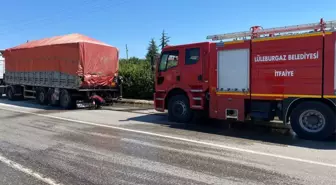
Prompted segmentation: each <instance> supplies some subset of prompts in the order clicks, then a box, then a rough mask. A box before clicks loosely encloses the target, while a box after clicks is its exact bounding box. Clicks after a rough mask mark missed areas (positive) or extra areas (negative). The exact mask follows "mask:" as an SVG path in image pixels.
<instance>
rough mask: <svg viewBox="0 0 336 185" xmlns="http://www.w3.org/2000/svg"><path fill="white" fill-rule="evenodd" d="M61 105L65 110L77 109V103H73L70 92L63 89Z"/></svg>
mask: <svg viewBox="0 0 336 185" xmlns="http://www.w3.org/2000/svg"><path fill="white" fill-rule="evenodd" d="M60 104H61V107H62V108H64V109H73V108H75V105H76V104H75V102H74V101H73V99H72V97H71V94H70V93H69V91H67V90H65V89H63V90H62V91H61V96H60Z"/></svg>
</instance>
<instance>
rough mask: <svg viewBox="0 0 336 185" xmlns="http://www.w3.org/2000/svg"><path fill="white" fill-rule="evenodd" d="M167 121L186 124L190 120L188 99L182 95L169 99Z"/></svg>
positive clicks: (190, 112) (190, 113)
mask: <svg viewBox="0 0 336 185" xmlns="http://www.w3.org/2000/svg"><path fill="white" fill-rule="evenodd" d="M168 119H169V121H174V122H179V123H188V122H190V121H191V119H192V111H191V109H190V106H189V101H188V98H187V97H185V96H184V95H176V96H173V97H171V98H170V99H169V103H168Z"/></svg>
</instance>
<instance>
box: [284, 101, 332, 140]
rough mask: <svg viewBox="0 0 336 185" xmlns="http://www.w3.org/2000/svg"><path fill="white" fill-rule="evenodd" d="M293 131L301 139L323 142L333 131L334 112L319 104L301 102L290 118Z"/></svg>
mask: <svg viewBox="0 0 336 185" xmlns="http://www.w3.org/2000/svg"><path fill="white" fill-rule="evenodd" d="M290 122H291V126H292V129H293V131H294V132H295V133H296V134H297V135H298V136H299V137H301V138H303V139H311V140H324V139H327V138H328V137H330V136H331V135H332V134H333V133H334V131H335V123H336V118H335V112H334V111H333V110H332V109H331V108H329V107H328V106H327V105H326V104H323V103H321V102H303V103H301V104H299V105H298V106H297V107H296V108H295V109H294V110H293V111H292V114H291V116H290Z"/></svg>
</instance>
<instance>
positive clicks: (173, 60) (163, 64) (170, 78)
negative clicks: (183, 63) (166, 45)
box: [155, 50, 180, 91]
mask: <svg viewBox="0 0 336 185" xmlns="http://www.w3.org/2000/svg"><path fill="white" fill-rule="evenodd" d="M178 66H179V51H178V50H173V51H164V52H163V53H162V54H161V57H160V61H159V68H158V73H157V75H156V83H155V84H156V87H155V89H156V90H157V91H160V90H161V91H166V90H168V89H169V88H170V87H171V86H173V85H175V84H176V82H177V81H178V80H179V78H180V76H179V69H178Z"/></svg>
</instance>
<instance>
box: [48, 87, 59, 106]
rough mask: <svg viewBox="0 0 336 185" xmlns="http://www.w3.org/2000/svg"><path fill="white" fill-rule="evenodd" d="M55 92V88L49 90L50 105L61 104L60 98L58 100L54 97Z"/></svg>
mask: <svg viewBox="0 0 336 185" xmlns="http://www.w3.org/2000/svg"><path fill="white" fill-rule="evenodd" d="M53 93H54V89H49V90H48V93H47V96H48V102H49V105H51V106H59V104H60V101H59V100H56V99H55V98H54V97H53Z"/></svg>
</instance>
